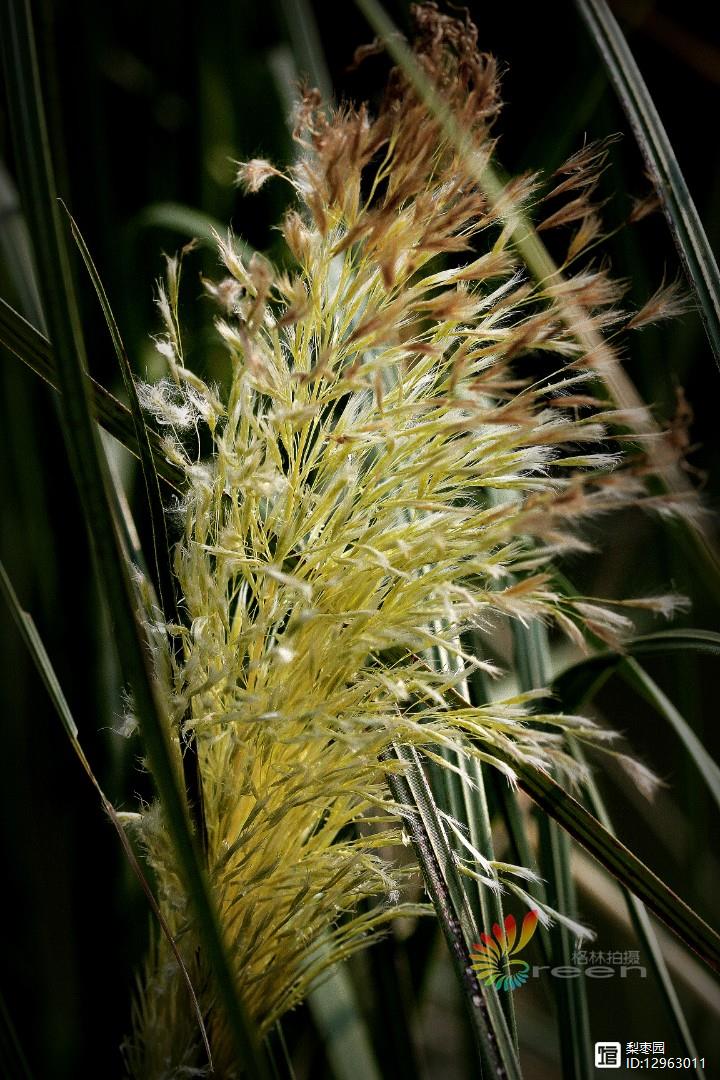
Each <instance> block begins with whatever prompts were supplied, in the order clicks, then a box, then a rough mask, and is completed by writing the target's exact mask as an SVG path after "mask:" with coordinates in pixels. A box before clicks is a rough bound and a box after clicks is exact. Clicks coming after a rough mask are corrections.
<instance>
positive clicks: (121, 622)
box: [0, 0, 267, 1078]
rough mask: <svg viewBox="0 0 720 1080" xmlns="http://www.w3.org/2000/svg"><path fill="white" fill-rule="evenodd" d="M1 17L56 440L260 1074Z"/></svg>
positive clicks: (18, 26)
mask: <svg viewBox="0 0 720 1080" xmlns="http://www.w3.org/2000/svg"><path fill="white" fill-rule="evenodd" d="M0 16H1V19H0V30H1V31H2V33H1V34H0V39H1V41H2V54H3V64H4V70H5V78H6V83H7V99H8V107H9V108H8V111H9V116H10V120H11V126H12V131H13V138H14V143H15V153H16V160H17V163H18V171H19V178H20V193H21V197H22V200H23V206H24V209H25V214H26V218H27V222H28V227H29V230H30V235H31V239H32V242H33V248H34V252H35V261H36V265H37V269H38V282H39V285H40V293H41V299H42V308H43V311H44V313H45V316H46V319H47V325H48V331H49V335H50V339H51V341H52V342H53V345H54V349H55V355H56V362H57V374H58V389H59V390H60V392H61V409H62V419H63V431H64V436H65V442H66V446H67V449H68V453H69V456H70V462H71V466H72V469H73V473H74V476H75V480H76V483H77V486H78V490H79V494H80V497H81V502H82V506H83V511H84V515H85V521H86V525H87V527H88V531H89V534H90V538H91V544H92V548H93V553H94V556H95V562H96V567H97V569H98V571H99V576H100V582H101V586H102V589H103V592H104V595H105V598H106V601H107V604H108V610H109V612H110V614H111V618H112V620H113V631H114V636H115V640H116V643H117V648H118V654H119V657H120V660H121V664H122V667H123V672H124V675H125V677H126V678H127V679H128V682H129V683H130V686H131V688H132V691H133V695H134V701H135V705H136V708H137V712H138V717H139V720H140V725H141V731H142V735H143V741H144V745H145V749H146V751H147V757H148V762H149V765H150V769H151V772H152V775H153V778H154V781H155V784H156V786H157V791H158V794H159V796H160V800H161V803H162V806H163V810H164V814H165V820H166V822H167V827H168V830H169V834H170V836H171V838H172V842H173V845H174V848H175V852H176V856H177V860H178V868H179V871H180V874H181V876H182V880H183V882H184V885H185V887H186V889H187V894H188V897H189V898H190V904H191V908H192V910H193V911H194V914H195V916H196V918H197V921H198V927H199V931H200V935H201V940H202V942H203V945H204V948H205V951H206V962H207V964H208V967H209V968H210V970H211V971H212V972H213V976H214V985H215V990H216V993H217V999H218V1002H219V1007H220V1008H222V1009H224V1011H225V1013H226V1016H227V1020H228V1025H229V1028H230V1030H231V1032H232V1034H233V1037H234V1039H235V1043H236V1049H237V1054H238V1060H239V1061H241V1062H242V1063H243V1065H244V1066H245V1068H246V1069H247V1071H248V1072H249V1074H250V1075H253V1076H258V1077H262V1078H264V1077H266V1076H267V1064H266V1061H265V1058H264V1057H263V1056H262V1054H261V1050H260V1047H259V1044H258V1040H257V1038H256V1035H255V1032H254V1031H253V1029H252V1028H251V1026H250V1024H249V1021H248V1018H247V1016H246V1014H245V1009H244V1007H243V1004H242V1001H241V999H240V997H239V995H238V992H237V987H236V984H235V979H234V973H233V970H232V964H231V961H230V958H229V957H228V955H227V953H226V950H225V945H224V941H223V937H222V933H221V929H220V925H219V922H218V918H217V913H216V911H215V907H214V904H213V899H212V896H211V894H210V890H209V886H208V883H207V879H206V877H205V873H204V870H203V867H202V864H201V861H200V856H199V853H198V851H197V847H196V843H195V839H194V837H193V833H192V828H191V823H190V819H189V814H188V807H187V800H186V796H185V793H184V792H183V790H182V788H181V784H180V778H181V775H182V766H181V761H180V760H179V753H178V751H177V747H175V748H174V747H173V744H172V742H171V733H170V730H169V718H168V714H167V710H166V708H165V703H164V700H163V698H162V696H161V694H160V690H159V687H158V685H157V683H156V681H155V676H154V672H153V670H152V667H151V662H150V655H151V654H150V649H149V643H148V639H147V633H146V627H145V625H144V624H143V623H142V621H141V620H140V618H139V617H138V614H137V608H138V597H137V593H136V589H135V584H134V581H133V579H132V576H131V572H130V566H129V560H128V557H127V554H126V552H125V550H124V547H123V544H122V540H121V536H120V533H119V530H118V523H117V510H116V507H115V506H114V505H113V492H112V487H111V485H110V481H109V477H108V473H107V462H106V461H105V458H104V455H103V451H102V447H101V445H100V441H99V435H98V432H97V429H96V426H95V422H94V416H93V413H92V403H91V400H90V397H89V394H88V385H87V378H86V360H85V349H84V341H83V335H82V330H81V324H80V317H79V312H78V308H77V304H76V300H75V296H74V291H73V284H72V276H71V271H70V263H69V258H68V253H67V250H66V246H65V237H64V232H63V229H62V224H61V221H60V211H59V207H58V202H57V197H56V191H55V181H54V175H53V169H52V163H51V157H50V149H49V143H48V138H47V128H46V123H45V114H44V106H43V102H42V96H41V90H40V78H39V72H38V65H37V55H36V50H35V40H34V34H33V27H32V16H31V10H30V4H29V0H24V2H20V3H16V2H14V0H2V3H1V4H0Z"/></svg>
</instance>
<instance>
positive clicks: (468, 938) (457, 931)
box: [389, 748, 521, 1078]
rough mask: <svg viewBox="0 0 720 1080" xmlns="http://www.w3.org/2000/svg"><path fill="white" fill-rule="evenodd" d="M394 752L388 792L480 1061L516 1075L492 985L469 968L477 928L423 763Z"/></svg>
mask: <svg viewBox="0 0 720 1080" xmlns="http://www.w3.org/2000/svg"><path fill="white" fill-rule="evenodd" d="M397 754H398V757H399V758H400V760H401V761H403V762H404V764H405V773H404V774H403V775H398V776H391V777H390V778H389V780H390V787H391V791H392V793H393V797H394V798H395V800H396V801H397V802H398V803H399V804H400V805H402V806H405V807H408V808H410V811H411V814H412V818H411V823H410V832H411V839H412V842H413V846H414V848H415V852H416V855H417V857H418V861H419V863H420V867H421V869H422V872H423V877H424V879H425V886H426V888H427V891H428V893H429V895H430V897H431V899H432V901H433V904H434V905H435V910H436V911H437V913H438V918H439V919H440V925H441V927H442V931H443V934H444V936H445V940H446V942H447V945H448V948H449V950H450V955H451V958H452V961H453V966H454V968H455V971H456V974H457V977H458V979H459V981H460V984H461V986H462V987H463V999H464V1001H465V1003H466V1005H467V1007H468V1010H469V1014H470V1019H471V1023H472V1028H473V1033H474V1035H475V1038H476V1041H477V1044H478V1049H479V1052H480V1054H481V1057H482V1060H483V1062H484V1063H485V1065H486V1067H487V1068H488V1069H490V1075H492V1076H498V1077H506V1078H511V1077H520V1075H521V1073H520V1064H519V1062H518V1060H517V1055H516V1053H515V1049H514V1047H513V1044H512V1039H511V1037H510V1033H509V1031H508V1028H507V1024H506V1022H505V1017H504V1015H503V1012H502V1008H501V1007H500V1004H499V1002H498V1000H497V993H496V992H495V991H494V990H492V989H490V990H488V991H487V992H486V991H485V989H484V988H483V987H482V986H481V985H480V983H479V982H478V979H477V976H476V974H475V972H474V970H473V968H472V962H471V958H470V952H469V947H470V945H471V944H473V943H474V942H475V941H477V940H479V933H478V928H477V926H476V925H475V920H474V918H473V915H472V911H471V909H470V906H469V904H468V901H467V897H466V896H465V893H464V890H463V888H462V885H461V883H460V880H459V875H458V873H457V870H456V867H455V858H454V854H453V851H452V848H451V847H450V845H449V844H448V841H447V837H446V835H445V830H444V828H443V825H442V821H441V819H440V816H439V814H438V811H437V807H436V805H435V802H434V800H433V797H432V793H431V792H430V788H429V786H428V783H427V780H426V779H425V776H424V774H423V770H422V765H421V764H420V761H419V759H418V757H417V755H416V753H415V752H414V751H413V750H412V749H404V748H402V749H398V750H397Z"/></svg>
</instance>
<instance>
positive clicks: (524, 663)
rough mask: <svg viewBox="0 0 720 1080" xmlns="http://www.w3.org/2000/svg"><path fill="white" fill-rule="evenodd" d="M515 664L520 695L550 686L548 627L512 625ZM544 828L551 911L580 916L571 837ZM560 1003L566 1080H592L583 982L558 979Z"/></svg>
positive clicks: (563, 956) (563, 961)
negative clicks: (571, 864) (573, 869)
mask: <svg viewBox="0 0 720 1080" xmlns="http://www.w3.org/2000/svg"><path fill="white" fill-rule="evenodd" d="M512 635H513V645H514V648H513V660H514V667H515V671H516V672H517V678H518V683H519V686H520V689H521V690H538V689H542V688H543V687H544V686H546V685H547V681H548V676H549V671H550V650H549V646H548V640H547V630H546V628H545V627H544V626H543V625H542V624H541V623H540V622H539V621H538V620H537V619H536V620H534V621H533V622H531V623H530V625H529V626H527V627H525V626H523V625H522V624H521V623H520V622H518V621H517V620H514V621H513V624H512ZM539 825H540V852H541V855H540V866H541V871H542V874H543V878H544V880H545V883H546V884H545V890H546V892H547V895H548V899H549V902H550V904H551V905H552V907H554V908H555V909H556V910H558V911H561V912H563V914H565V915H568V916H570V917H571V918H575V917H576V916H577V910H576V909H577V898H576V895H575V883H574V881H573V876H572V870H571V866H570V843H569V838H568V836H567V833H564V832H563V831H562V829H560V827H559V826H558V825H557V824H556V823H555V822H554V821H550V820H549V819H548V818H542V819H541V820H540V822H539ZM550 948H551V951H552V954H554V955H552V956H551V961H550V962H551V964H552V966H553V967H559V966H567V965H569V964H571V962H572V951H573V939H572V936H571V934H570V931H569V930H568V929H567V927H565V926H562V925H561V926H559V927H558V928H557V929H556V931H555V934H551V935H550ZM553 990H554V991H555V997H556V1000H557V1021H558V1035H559V1040H560V1059H561V1062H562V1070H563V1076H565V1077H567V1080H589V1078H590V1077H591V1076H592V1075H593V1073H594V1066H593V1062H592V1057H591V1050H590V1047H591V1040H590V1020H589V1014H588V1002H587V993H586V988H585V981H584V980H583V979H557V980H553Z"/></svg>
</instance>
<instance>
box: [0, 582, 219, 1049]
mask: <svg viewBox="0 0 720 1080" xmlns="http://www.w3.org/2000/svg"><path fill="white" fill-rule="evenodd" d="M0 593H2V594H3V596H4V598H5V602H6V604H7V606H8V608H9V610H10V614H11V615H12V617H13V620H14V622H15V625H16V626H17V629H18V631H19V633H20V637H21V638H22V639H23V642H24V644H25V646H26V648H27V650H28V652H29V653H30V656H31V657H32V659H33V662H34V664H35V667H36V668H37V672H38V675H39V676H40V678H41V680H42V682H43V684H44V686H45V689H46V690H47V693H48V697H49V698H50V700H51V702H52V704H53V706H54V708H55V711H56V712H57V714H58V716H59V718H60V720H61V722H62V725H63V728H64V729H65V734H66V735H67V737H68V739H69V740H70V745H71V746H72V748H73V751H74V752H75V755H76V757H77V758H78V760H79V762H80V764H81V765H82V767H83V769H84V770H85V773H86V775H87V776H88V778H89V780H90V782H91V783H92V785H93V787H94V788H95V790H96V791H97V793H98V795H99V796H100V802H101V803H102V806H103V809H104V811H105V813H106V814H107V816H108V817H109V818H110V821H111V822H112V824H113V826H114V828H115V831H116V833H117V834H118V837H119V838H120V844H121V846H122V849H123V851H124V853H125V856H126V858H127V860H128V862H129V863H130V866H131V868H132V870H133V873H134V874H135V876H136V878H137V879H138V882H139V883H140V886H141V888H142V890H143V892H144V893H145V895H146V897H147V898H148V902H149V904H150V907H151V908H152V911H153V914H154V915H155V917H156V918H157V920H158V923H159V924H160V928H161V930H162V932H163V933H164V934H165V937H166V938H167V940H168V943H169V945H170V948H171V949H172V951H173V955H174V956H175V959H176V960H177V963H178V967H179V969H180V972H181V974H182V977H183V979H184V981H185V985H186V986H187V989H188V993H189V994H190V999H191V1001H192V1006H193V1011H194V1012H195V1015H196V1017H197V1021H198V1027H199V1030H200V1032H201V1035H202V1040H203V1045H204V1046H205V1051H206V1054H207V1058H208V1062H209V1064H210V1067H211V1068H212V1054H211V1053H210V1044H209V1043H208V1038H207V1032H206V1030H205V1023H204V1021H203V1017H202V1013H201V1011H200V1005H199V1003H198V1000H197V996H196V994H195V989H194V987H193V985H192V982H191V980H190V976H189V974H188V970H187V968H186V966H185V964H184V962H183V959H182V957H181V955H180V953H179V951H178V948H177V945H176V944H175V940H174V938H173V936H172V933H171V932H170V928H169V926H168V924H167V922H166V921H165V918H164V916H163V914H162V911H161V910H160V908H159V906H158V903H157V901H156V899H155V896H154V894H153V891H152V889H151V888H150V885H149V884H148V881H147V878H146V877H145V875H144V874H143V871H142V868H141V866H140V863H139V862H138V860H137V858H136V856H135V852H134V851H133V849H132V847H131V845H130V841H129V840H128V838H127V834H126V832H125V829H124V828H123V825H122V822H121V821H120V818H119V817H118V815H117V811H116V810H115V807H114V806H113V805H112V803H111V802H110V800H109V799H108V797H107V796H106V795H105V792H104V791H103V789H102V787H101V786H100V782H99V781H98V779H97V777H96V776H95V773H94V772H93V770H92V768H91V766H90V762H89V761H88V759H87V757H86V756H85V752H84V750H83V749H82V746H81V745H80V739H79V732H78V727H77V724H76V723H75V720H74V718H73V715H72V712H71V711H70V706H69V705H68V702H67V698H66V697H65V694H64V693H63V690H62V687H61V686H60V682H59V680H58V677H57V675H56V674H55V669H54V668H53V666H52V662H51V660H50V657H49V656H48V654H47V650H46V649H45V646H44V644H43V641H42V638H41V637H40V635H39V633H38V631H37V627H36V626H35V623H34V621H33V619H32V616H31V615H29V614H28V612H27V611H25V610H24V609H23V607H22V605H21V604H20V601H19V600H18V597H17V594H16V592H15V590H14V588H13V586H12V582H11V581H10V578H9V577H8V574H7V571H6V570H5V567H4V566H3V564H2V562H0Z"/></svg>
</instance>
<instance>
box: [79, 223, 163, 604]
mask: <svg viewBox="0 0 720 1080" xmlns="http://www.w3.org/2000/svg"><path fill="white" fill-rule="evenodd" d="M61 205H62V207H63V209H64V210H65V212H66V213H67V215H68V220H69V222H70V229H71V231H72V235H73V239H74V240H75V243H76V244H77V246H78V250H79V252H80V254H81V256H82V260H83V262H84V263H85V268H86V270H87V272H88V275H89V277H90V280H91V281H92V284H93V287H94V289H95V293H96V295H97V298H98V300H99V302H100V306H101V308H102V312H103V315H104V316H105V322H106V324H107V328H108V331H109V333H110V338H111V340H112V343H113V348H114V350H115V356H116V357H117V361H118V364H119V365H120V371H121V373H122V378H123V385H124V386H125V393H126V394H127V398H128V401H129V402H130V412H131V414H132V419H133V426H134V428H135V439H136V441H137V445H138V450H139V452H140V464H141V466H142V474H143V480H144V481H145V496H146V498H147V504H148V510H149V515H150V525H151V529H152V542H153V554H154V561H155V586H156V588H157V592H158V597H159V600H160V609H161V611H163V612H164V614H165V618H166V619H169V620H171V621H173V622H179V615H178V611H177V605H176V603H175V587H174V584H173V580H172V575H171V572H170V543H169V540H168V534H167V525H166V521H165V510H164V508H163V503H162V496H161V494H160V482H159V480H158V475H157V472H156V471H155V460H154V458H153V452H152V447H151V446H150V439H149V438H148V428H147V425H146V423H145V417H144V416H143V411H142V409H141V407H140V401H139V400H138V395H137V387H136V386H135V378H134V375H133V371H132V368H131V366H130V360H129V358H128V354H127V351H126V349H125V345H124V344H123V339H122V336H121V334H120V328H119V327H118V324H117V322H116V321H115V316H114V315H113V313H112V308H111V307H110V301H109V300H108V297H107V293H106V292H105V287H104V285H103V283H102V281H101V279H100V275H99V274H98V272H97V268H96V266H95V263H94V262H93V259H92V256H91V255H90V252H89V251H88V247H87V244H86V243H85V240H84V238H83V235H82V233H81V232H80V229H79V228H78V224H77V222H76V221H75V218H74V217H73V216H72V214H71V213H70V211H69V210H68V209H67V207H66V206H65V204H64V203H61Z"/></svg>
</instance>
